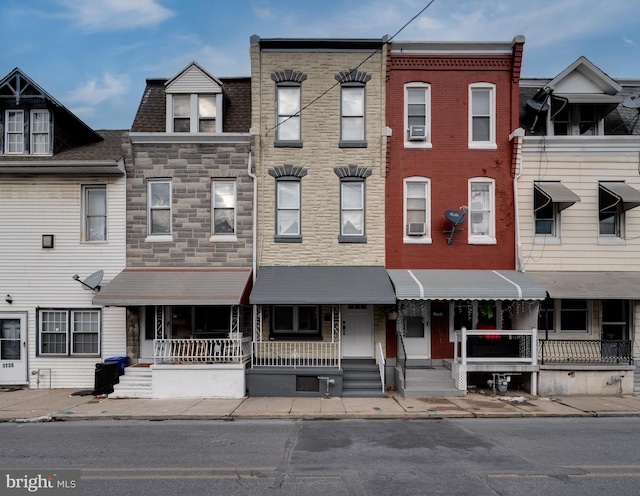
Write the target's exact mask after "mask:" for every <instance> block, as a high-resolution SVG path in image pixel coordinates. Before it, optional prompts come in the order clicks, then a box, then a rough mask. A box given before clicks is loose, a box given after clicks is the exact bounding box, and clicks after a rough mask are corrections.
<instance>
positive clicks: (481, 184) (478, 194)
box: [468, 178, 496, 244]
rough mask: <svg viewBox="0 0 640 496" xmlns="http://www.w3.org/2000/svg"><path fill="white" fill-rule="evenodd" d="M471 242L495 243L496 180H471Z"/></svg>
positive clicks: (469, 214) (469, 211)
mask: <svg viewBox="0 0 640 496" xmlns="http://www.w3.org/2000/svg"><path fill="white" fill-rule="evenodd" d="M468 219H469V225H468V229H469V244H495V243H496V232H495V181H494V180H493V179H487V178H472V179H470V180H469V210H468Z"/></svg>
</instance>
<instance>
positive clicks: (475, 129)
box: [469, 83, 496, 149]
mask: <svg viewBox="0 0 640 496" xmlns="http://www.w3.org/2000/svg"><path fill="white" fill-rule="evenodd" d="M495 115H496V104H495V86H494V85H493V84H489V83H474V84H472V85H470V86H469V147H470V148H489V149H495V148H496V136H495V135H496V131H495V126H496V122H495Z"/></svg>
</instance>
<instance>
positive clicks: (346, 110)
mask: <svg viewBox="0 0 640 496" xmlns="http://www.w3.org/2000/svg"><path fill="white" fill-rule="evenodd" d="M364 88H365V87H364V86H363V85H357V86H352V85H343V86H342V90H341V98H342V102H341V121H340V145H341V146H366V142H365V121H364V109H365V102H364Z"/></svg>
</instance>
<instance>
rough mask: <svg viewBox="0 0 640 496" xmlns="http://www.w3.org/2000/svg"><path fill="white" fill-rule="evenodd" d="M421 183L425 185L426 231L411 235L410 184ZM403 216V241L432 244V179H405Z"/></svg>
mask: <svg viewBox="0 0 640 496" xmlns="http://www.w3.org/2000/svg"><path fill="white" fill-rule="evenodd" d="M414 183H417V184H421V185H423V186H424V192H425V233H424V234H423V235H422V236H409V235H408V232H409V231H408V229H409V215H408V210H409V209H408V199H409V193H408V185H409V184H414ZM402 188H403V194H402V197H403V205H402V211H403V217H402V232H403V235H402V241H403V243H406V244H431V243H432V239H431V179H429V178H427V177H419V176H413V177H406V178H405V179H404V181H403V186H402Z"/></svg>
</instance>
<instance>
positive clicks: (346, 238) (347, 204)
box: [340, 178, 365, 242]
mask: <svg viewBox="0 0 640 496" xmlns="http://www.w3.org/2000/svg"><path fill="white" fill-rule="evenodd" d="M364 235H365V211H364V180H362V179H356V180H353V179H352V180H349V179H348V178H347V179H343V180H342V181H340V241H343V242H354V241H359V240H364Z"/></svg>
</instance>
